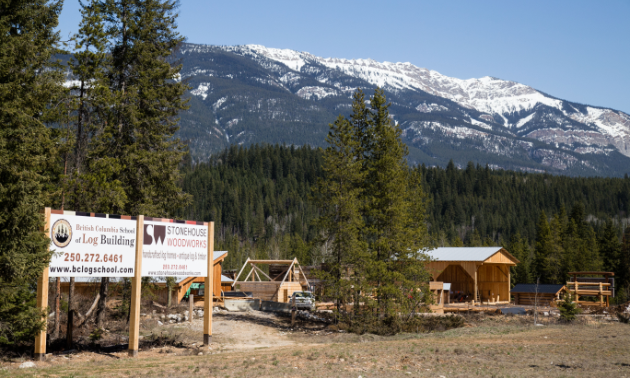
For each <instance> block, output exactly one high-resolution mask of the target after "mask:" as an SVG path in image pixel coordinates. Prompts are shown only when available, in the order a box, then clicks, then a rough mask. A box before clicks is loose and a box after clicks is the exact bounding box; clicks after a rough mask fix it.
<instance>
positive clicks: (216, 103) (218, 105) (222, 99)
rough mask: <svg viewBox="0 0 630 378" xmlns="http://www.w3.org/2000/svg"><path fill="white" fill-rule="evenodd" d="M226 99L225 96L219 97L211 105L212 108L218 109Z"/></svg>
mask: <svg viewBox="0 0 630 378" xmlns="http://www.w3.org/2000/svg"><path fill="white" fill-rule="evenodd" d="M226 101H227V97H221V98H220V99H218V100H217V102H215V103H214V104H213V105H212V108H213V109H214V110H215V111H217V110H219V108H220V107H221V105H223V103H225V102H226Z"/></svg>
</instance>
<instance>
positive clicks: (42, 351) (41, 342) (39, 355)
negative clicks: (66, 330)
mask: <svg viewBox="0 0 630 378" xmlns="http://www.w3.org/2000/svg"><path fill="white" fill-rule="evenodd" d="M49 229H50V207H47V208H45V209H44V230H43V231H44V232H48V230H49ZM48 274H49V268H48V266H47V267H45V268H44V272H43V273H42V275H41V277H39V280H37V309H38V310H40V311H42V312H43V315H42V320H43V321H44V322H45V323H44V328H42V330H41V331H39V333H38V334H37V335H36V336H35V356H34V357H35V360H36V361H45V360H46V325H47V323H48V311H47V310H48Z"/></svg>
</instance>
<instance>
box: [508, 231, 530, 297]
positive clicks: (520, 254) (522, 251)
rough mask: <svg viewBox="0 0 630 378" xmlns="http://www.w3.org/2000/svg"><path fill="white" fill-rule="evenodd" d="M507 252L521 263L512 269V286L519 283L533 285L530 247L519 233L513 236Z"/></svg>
mask: <svg viewBox="0 0 630 378" xmlns="http://www.w3.org/2000/svg"><path fill="white" fill-rule="evenodd" d="M506 248H507V250H508V251H509V252H510V253H511V254H512V255H513V256H514V257H516V258H517V259H518V260H519V261H520V263H518V264H517V265H516V266H514V267H512V268H511V276H510V278H511V281H512V282H511V284H512V286H514V285H516V284H517V283H531V282H533V281H532V277H531V274H530V258H529V245H528V244H527V241H526V240H524V239H523V238H522V237H521V235H520V234H519V233H516V234H515V235H512V237H511V238H510V242H509V243H508V244H507V246H506Z"/></svg>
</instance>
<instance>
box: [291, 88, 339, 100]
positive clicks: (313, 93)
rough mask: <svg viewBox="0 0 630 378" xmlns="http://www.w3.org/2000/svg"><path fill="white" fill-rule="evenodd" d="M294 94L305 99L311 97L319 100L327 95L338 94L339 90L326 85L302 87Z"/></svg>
mask: <svg viewBox="0 0 630 378" xmlns="http://www.w3.org/2000/svg"><path fill="white" fill-rule="evenodd" d="M296 94H297V95H298V96H300V97H301V98H303V99H306V100H310V99H311V98H314V99H316V100H321V99H322V98H325V97H328V96H338V95H339V92H338V91H337V90H336V89H332V88H326V87H302V88H300V90H298V91H297V93H296Z"/></svg>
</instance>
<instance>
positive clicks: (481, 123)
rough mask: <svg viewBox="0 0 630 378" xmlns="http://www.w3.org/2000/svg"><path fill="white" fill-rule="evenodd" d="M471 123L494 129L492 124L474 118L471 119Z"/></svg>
mask: <svg viewBox="0 0 630 378" xmlns="http://www.w3.org/2000/svg"><path fill="white" fill-rule="evenodd" d="M470 123H472V124H473V125H475V126H479V127H483V128H484V129H488V130H492V126H490V125H488V124H487V123H485V122H481V121H477V120H476V119H474V118H471V119H470Z"/></svg>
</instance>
